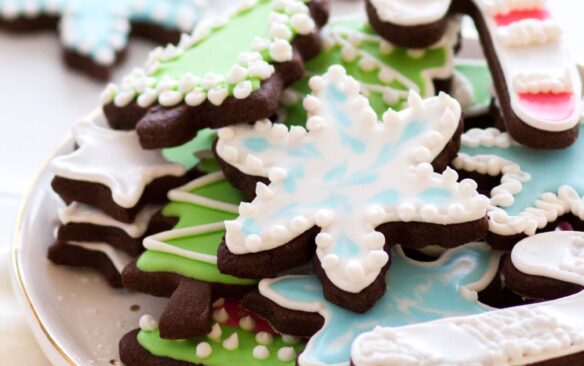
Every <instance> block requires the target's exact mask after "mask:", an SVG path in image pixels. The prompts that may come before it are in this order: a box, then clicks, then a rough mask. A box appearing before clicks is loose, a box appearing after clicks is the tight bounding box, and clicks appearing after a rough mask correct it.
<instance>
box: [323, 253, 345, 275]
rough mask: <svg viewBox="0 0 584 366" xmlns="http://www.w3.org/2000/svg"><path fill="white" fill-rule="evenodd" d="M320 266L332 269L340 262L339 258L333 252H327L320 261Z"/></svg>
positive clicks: (328, 269)
mask: <svg viewBox="0 0 584 366" xmlns="http://www.w3.org/2000/svg"><path fill="white" fill-rule="evenodd" d="M321 264H322V268H324V269H325V270H327V271H330V270H334V269H336V268H338V267H339V265H340V264H341V259H340V258H339V256H337V255H335V254H327V255H326V256H325V257H324V258H323V259H322V261H321Z"/></svg>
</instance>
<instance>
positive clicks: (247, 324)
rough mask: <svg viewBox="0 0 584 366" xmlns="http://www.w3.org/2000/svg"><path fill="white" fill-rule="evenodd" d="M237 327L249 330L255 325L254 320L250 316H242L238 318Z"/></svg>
mask: <svg viewBox="0 0 584 366" xmlns="http://www.w3.org/2000/svg"><path fill="white" fill-rule="evenodd" d="M239 327H240V328H241V329H243V330H248V331H251V330H253V328H254V327H255V320H253V319H252V317H251V316H249V315H248V316H244V317H243V318H241V319H239Z"/></svg>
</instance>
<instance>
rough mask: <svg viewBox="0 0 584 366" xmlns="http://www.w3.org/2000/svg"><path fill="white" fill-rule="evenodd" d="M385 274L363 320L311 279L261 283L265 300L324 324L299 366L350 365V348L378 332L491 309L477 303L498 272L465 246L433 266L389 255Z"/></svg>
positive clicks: (475, 248) (490, 259)
mask: <svg viewBox="0 0 584 366" xmlns="http://www.w3.org/2000/svg"><path fill="white" fill-rule="evenodd" d="M392 251H393V253H392V254H393V255H392V261H393V263H392V266H391V268H390V269H389V271H388V272H387V274H386V280H387V284H388V287H389V288H390V289H391V290H390V291H388V292H387V293H386V294H385V296H383V297H382V298H381V300H379V302H378V303H377V304H376V305H375V306H374V307H373V308H372V309H371V310H369V311H368V312H366V313H364V314H359V313H354V312H351V311H348V310H346V309H343V308H341V307H339V306H337V305H335V304H332V303H330V302H328V301H327V300H326V299H325V298H324V297H323V295H322V285H321V284H320V282H319V281H318V280H317V279H316V277H314V276H284V277H280V278H276V279H266V280H263V281H262V282H261V283H260V292H261V293H262V295H263V296H265V297H267V298H269V299H270V300H272V301H274V302H276V303H277V304H279V305H280V306H283V307H285V308H287V309H291V310H295V311H305V312H318V313H319V314H320V315H322V316H323V317H324V318H325V323H324V326H323V328H322V329H320V330H319V331H318V332H317V333H316V334H315V335H314V336H313V337H312V338H311V339H310V341H309V343H308V344H307V346H306V349H305V350H304V352H303V353H302V354H301V355H300V358H299V364H300V365H303V366H317V365H318V366H322V365H336V366H341V365H343V366H344V365H348V364H349V360H350V351H351V344H352V343H353V340H354V339H355V338H357V337H358V336H359V335H360V334H362V333H365V332H369V331H371V330H373V329H374V328H375V327H376V326H381V327H400V326H404V325H409V324H417V323H421V322H427V321H432V320H435V319H442V318H447V317H452V316H461V315H471V314H479V313H483V312H485V311H488V310H489V309H490V308H488V307H487V306H485V305H483V304H481V303H479V302H478V300H477V295H476V292H477V291H481V290H482V289H484V288H485V287H486V286H487V285H488V284H489V283H490V281H491V280H492V279H493V277H494V275H495V273H496V272H497V263H498V255H496V254H494V253H492V252H491V250H490V249H489V247H488V246H487V245H485V244H479V243H474V244H468V245H465V246H462V247H459V248H456V249H453V250H450V251H447V252H445V253H444V254H443V255H442V256H441V257H440V258H439V259H438V260H437V261H435V262H417V261H414V260H412V259H410V258H407V257H406V256H405V255H404V253H403V251H402V250H401V248H400V247H399V246H397V247H394V248H393V249H392Z"/></svg>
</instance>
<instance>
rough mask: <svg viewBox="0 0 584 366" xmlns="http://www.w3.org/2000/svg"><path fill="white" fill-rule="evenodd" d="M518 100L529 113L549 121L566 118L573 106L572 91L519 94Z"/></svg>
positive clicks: (572, 110)
mask: <svg viewBox="0 0 584 366" xmlns="http://www.w3.org/2000/svg"><path fill="white" fill-rule="evenodd" d="M519 102H520V104H521V107H523V109H525V111H526V112H527V113H529V114H530V115H532V116H534V117H536V118H537V119H541V120H544V121H550V122H558V121H563V120H566V119H568V118H569V117H570V116H571V115H572V114H573V112H574V108H575V99H574V94H572V93H560V94H553V93H541V94H527V93H525V94H519Z"/></svg>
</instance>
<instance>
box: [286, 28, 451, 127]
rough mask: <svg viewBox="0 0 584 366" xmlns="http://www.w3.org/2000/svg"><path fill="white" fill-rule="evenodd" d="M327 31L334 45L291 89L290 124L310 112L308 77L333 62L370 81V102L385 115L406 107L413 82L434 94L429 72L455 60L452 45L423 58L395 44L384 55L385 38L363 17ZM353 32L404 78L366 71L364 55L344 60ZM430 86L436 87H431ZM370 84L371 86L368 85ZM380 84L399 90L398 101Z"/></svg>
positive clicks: (423, 92) (422, 91)
mask: <svg viewBox="0 0 584 366" xmlns="http://www.w3.org/2000/svg"><path fill="white" fill-rule="evenodd" d="M323 32H324V33H325V36H326V37H327V38H328V40H329V42H330V43H329V44H330V45H329V47H328V48H327V49H325V50H324V51H323V52H322V53H321V54H320V55H319V56H318V57H316V58H314V59H313V60H311V61H309V62H308V63H307V64H306V70H307V75H308V76H307V77H305V78H304V79H302V80H300V81H298V82H296V83H295V84H294V85H293V86H292V87H291V88H290V89H289V91H291V92H292V93H295V94H297V96H298V98H297V99H298V101H297V102H295V103H292V104H288V105H286V106H285V107H283V109H284V111H285V113H284V114H285V118H284V122H285V123H286V124H289V125H293V124H301V123H302V121H305V120H306V112H305V110H304V108H303V107H302V97H303V96H304V95H306V94H307V93H308V91H309V88H308V80H309V78H310V76H312V75H321V74H323V73H325V72H326V70H327V69H328V68H329V67H330V66H331V65H335V64H341V65H343V66H344V67H345V69H346V70H347V73H348V74H349V75H351V76H353V77H354V78H355V79H357V80H358V81H360V82H361V83H364V84H366V87H365V88H366V89H367V90H368V91H369V96H368V98H369V102H370V103H371V105H372V107H373V108H374V109H375V111H376V112H377V114H378V115H379V117H380V118H381V116H382V115H383V113H384V112H385V111H386V110H387V109H388V108H393V109H401V108H403V106H404V105H405V100H406V98H407V93H408V91H409V89H410V86H409V85H415V87H416V88H417V89H418V91H419V93H420V94H421V95H422V96H425V97H429V96H432V95H433V94H434V90H433V87H432V84H431V81H432V80H431V78H430V77H429V76H428V75H427V74H428V72H429V71H430V70H432V69H435V70H438V69H444V70H447V69H448V68H449V67H450V65H451V62H452V57H453V51H452V49H451V46H450V45H448V44H444V45H442V46H437V47H434V48H429V49H427V50H425V51H424V53H423V54H422V55H417V56H419V57H414V56H412V55H411V52H410V50H408V49H405V48H400V47H392V50H391V52H390V53H388V54H383V53H382V52H381V51H380V45H381V38H380V37H379V36H377V35H376V34H375V33H374V32H373V30H372V29H371V27H370V26H369V25H368V24H367V23H363V21H360V20H349V21H341V22H336V23H333V24H331V25H329V26H328V27H326V28H325V30H324V31H323ZM350 34H354V35H357V36H359V37H361V38H362V39H363V41H362V43H361V44H360V45H359V49H360V50H362V51H365V52H366V53H367V54H368V56H370V57H372V58H374V59H376V60H378V61H380V62H381V63H383V64H384V65H386V66H387V67H389V68H391V69H393V70H394V71H397V72H399V74H401V76H402V78H396V79H394V80H393V81H390V82H383V81H381V80H380V78H379V76H378V75H379V69H378V68H376V69H375V70H373V71H365V70H363V69H362V68H361V67H360V65H359V63H360V60H361V57H357V58H356V59H355V60H353V61H350V62H349V61H345V60H343V57H342V50H343V45H346V44H348V43H350V41H349V39H350ZM404 79H405V80H407V82H406V81H404ZM408 84H409V85H408ZM428 85H430V86H431V87H432V88H429V87H428ZM367 86H370V87H369V88H367ZM371 86H373V87H371ZM377 87H389V88H391V89H392V90H394V91H396V92H397V93H399V94H400V97H399V98H397V100H396V101H392V102H387V101H385V100H384V97H383V94H382V92H380V91H374V90H373V89H376V88H377Z"/></svg>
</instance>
